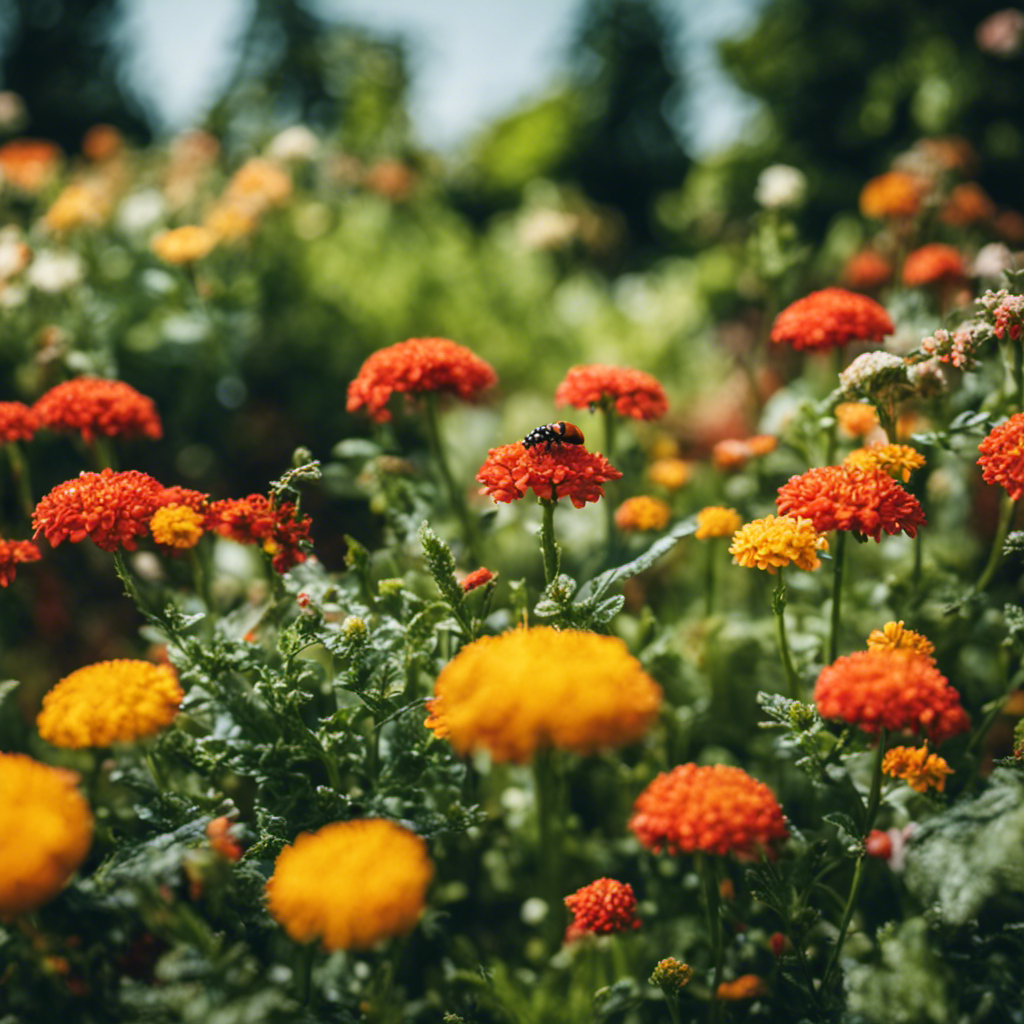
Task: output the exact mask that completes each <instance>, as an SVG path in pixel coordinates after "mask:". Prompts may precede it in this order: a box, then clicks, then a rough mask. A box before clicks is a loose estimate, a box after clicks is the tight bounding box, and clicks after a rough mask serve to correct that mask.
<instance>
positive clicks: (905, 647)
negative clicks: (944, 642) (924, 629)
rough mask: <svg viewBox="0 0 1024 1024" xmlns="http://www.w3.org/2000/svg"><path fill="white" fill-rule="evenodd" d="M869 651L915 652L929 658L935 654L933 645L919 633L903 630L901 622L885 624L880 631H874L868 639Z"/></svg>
mask: <svg viewBox="0 0 1024 1024" xmlns="http://www.w3.org/2000/svg"><path fill="white" fill-rule="evenodd" d="M868 650H869V651H916V652H917V653H918V654H924V655H925V656H927V657H929V658H930V657H931V656H932V655H933V654H934V653H935V644H933V643H932V642H931V640H929V639H928V638H927V637H926V636H924V635H922V634H921V633H915V632H914V630H912V629H905V628H904V626H903V620H902V619H900V621H899V622H887V623H886V624H885V625H884V626H883V627H882V628H881V629H874V630H872V631H871V635H870V636H869V637H868Z"/></svg>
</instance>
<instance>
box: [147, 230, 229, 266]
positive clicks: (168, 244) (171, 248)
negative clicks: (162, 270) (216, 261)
mask: <svg viewBox="0 0 1024 1024" xmlns="http://www.w3.org/2000/svg"><path fill="white" fill-rule="evenodd" d="M216 245H217V236H216V235H215V234H214V233H213V232H212V231H211V230H210V229H209V228H204V227H202V226H201V225H199V224H186V225H185V226H184V227H180V228H172V229H171V230H170V231H161V232H160V234H159V235H156V236H154V237H153V239H152V240H151V241H150V243H149V247H150V249H152V250H153V252H154V253H155V254H156V255H157V256H158V257H159V258H160V259H162V260H163V261H164V262H165V263H194V262H195V261H196V260H201V259H203V258H204V257H205V256H209V255H210V253H211V252H213V250H214V248H215V247H216Z"/></svg>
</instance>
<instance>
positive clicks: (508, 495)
mask: <svg viewBox="0 0 1024 1024" xmlns="http://www.w3.org/2000/svg"><path fill="white" fill-rule="evenodd" d="M620 476H622V474H621V473H620V472H619V471H618V470H617V469H616V468H615V467H614V466H613V465H612V464H611V463H610V462H609V461H608V460H607V459H606V458H605V457H604V456H603V455H601V454H600V453H599V452H588V451H587V449H586V448H584V447H583V445H581V444H580V445H572V446H568V445H560V444H543V443H541V444H536V445H533V446H532V447H530V448H524V447H523V444H522V442H521V441H517V442H516V443H515V444H504V445H502V446H501V447H500V448H492V449H491V450H490V451H489V452H488V453H487V459H486V460H485V461H484V464H483V465H482V466H481V467H480V471H479V472H478V473H477V475H476V479H477V480H478V481H479V482H480V483H482V484H483V485H484V486H483V487H481V488H480V493H481V494H489V495H490V496H491V497H492V498H493V499H494V500H495V501H505V502H508V501H518V500H519V499H520V498H524V497H526V492H527V491H528V490H531V489H532V490H533V493H534V494H536V495H537V497H538V498H540V499H541V500H543V501H550V500H551V499H552V498H554V499H558V498H568V499H569V500H570V501H571V502H572V503H573V505H575V506H576V508H583V506H584V505H585V504H586V503H587V502H588V501H597V500H598V499H600V498H603V497H604V490H603V488H602V487H601V484H603V483H607V482H608V481H609V480H618V479H619V477H620Z"/></svg>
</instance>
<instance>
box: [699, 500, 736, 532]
mask: <svg viewBox="0 0 1024 1024" xmlns="http://www.w3.org/2000/svg"><path fill="white" fill-rule="evenodd" d="M742 524H743V520H742V519H741V518H740V514H739V512H737V511H736V509H734V508H724V507H723V506H721V505H708V506H707V508H702V509H701V510H700V511H699V512H698V513H697V533H696V534H695V536H696V538H697V540H710V539H711V538H713V537H731V536H732V535H733V534H734V533H735V532H736V531H737V530H738V529H739V528H740V526H741V525H742Z"/></svg>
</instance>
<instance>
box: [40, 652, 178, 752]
mask: <svg viewBox="0 0 1024 1024" xmlns="http://www.w3.org/2000/svg"><path fill="white" fill-rule="evenodd" d="M184 696H185V695H184V693H183V692H182V690H181V687H180V686H179V685H178V678H177V676H176V675H175V672H174V669H173V668H171V666H170V665H153V664H151V663H150V662H148V661H131V660H128V659H123V658H122V659H119V660H117V661H100V662H97V663H96V664H95V665H86V666H85V668H80V669H78V670H77V671H76V672H72V673H71V675H69V676H65V677H64V678H63V679H62V680H61V681H60V682H59V683H58V684H57V685H56V686H55V687H54V688H53V689H52V690H51V691H50V692H49V693H48V694H47V695H46V696H45V697H44V698H43V709H42V711H40V712H39V716H38V717H37V718H36V727H37V728H38V729H39V735H40V736H42V738H43V739H44V740H46V741H47V742H48V743H52V744H53V745H54V746H56V747H106V746H108V745H109V744H111V743H127V742H130V741H132V740H137V739H141V738H142V737H144V736H152V735H153V733H156V732H159V731H160V730H161V729H163V728H164V726H167V725H170V723H171V722H172V721H173V720H174V716H175V715H176V714H177V713H178V708H179V706H180V705H181V702H182V700H183V698H184Z"/></svg>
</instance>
